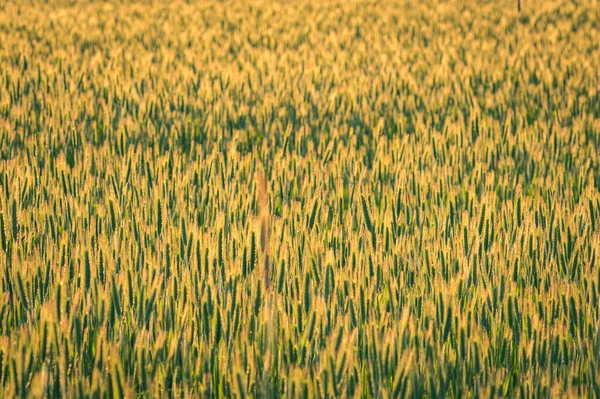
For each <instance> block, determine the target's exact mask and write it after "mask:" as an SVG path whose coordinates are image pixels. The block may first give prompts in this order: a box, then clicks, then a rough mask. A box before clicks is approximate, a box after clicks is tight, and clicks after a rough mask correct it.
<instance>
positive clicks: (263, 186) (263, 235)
mask: <svg viewBox="0 0 600 399" xmlns="http://www.w3.org/2000/svg"><path fill="white" fill-rule="evenodd" d="M256 185H257V189H258V204H259V209H260V248H261V252H262V258H263V268H264V279H265V287H266V288H269V286H270V282H271V273H270V270H269V197H268V187H267V180H266V179H265V175H264V173H263V171H257V172H256Z"/></svg>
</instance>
